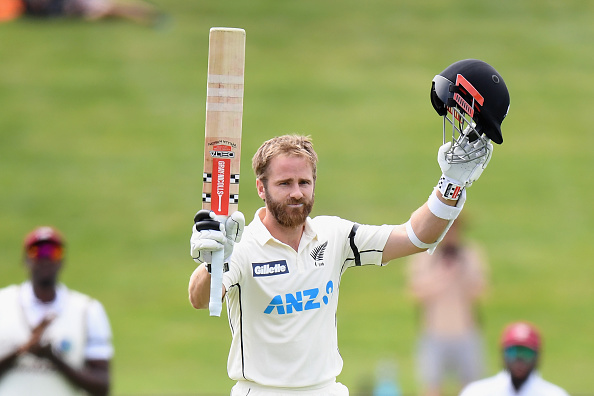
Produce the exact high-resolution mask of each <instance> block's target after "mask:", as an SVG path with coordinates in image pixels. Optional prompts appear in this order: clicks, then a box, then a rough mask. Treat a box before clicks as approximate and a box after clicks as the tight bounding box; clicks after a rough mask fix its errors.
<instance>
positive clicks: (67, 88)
mask: <svg viewBox="0 0 594 396" xmlns="http://www.w3.org/2000/svg"><path fill="white" fill-rule="evenodd" d="M0 1H2V0H0ZM154 4H156V5H158V6H159V7H160V8H161V9H162V10H163V11H164V12H165V13H166V14H167V18H166V19H165V20H162V21H160V22H159V23H158V24H156V25H155V26H145V25H141V24H136V23H132V22H129V21H123V20H107V21H97V22H88V21H83V20H77V19H62V18H59V19H31V18H19V19H15V20H11V21H6V22H2V23H0V37H1V39H0V169H1V170H0V218H1V220H0V261H1V264H0V287H4V286H6V285H8V284H11V283H20V282H22V281H23V280H24V279H25V278H26V272H25V270H24V268H23V266H22V264H21V262H22V260H21V255H22V252H21V246H22V239H23V237H24V235H25V234H26V233H27V232H28V231H30V230H31V229H32V228H34V227H35V226H37V225H45V224H47V225H54V226H56V227H57V228H59V229H60V230H61V231H62V232H63V233H64V234H65V237H66V240H67V244H68V245H67V261H66V266H65V270H64V273H63V276H62V280H63V281H64V283H66V284H67V285H68V286H69V287H70V288H72V289H75V290H80V291H82V292H84V293H86V294H89V295H91V296H93V297H95V298H97V299H98V300H100V301H101V302H102V303H103V304H104V306H105V308H106V310H107V313H108V315H109V318H110V321H111V325H112V328H113V333H114V344H115V349H116V354H115V358H114V360H113V363H112V374H113V388H112V389H113V392H112V394H113V395H116V396H139V395H225V394H228V393H229V389H230V388H231V386H232V384H233V382H232V381H231V380H229V379H228V378H227V374H226V360H227V352H228V347H229V343H230V333H229V329H228V323H227V320H226V318H225V314H223V317H221V318H211V317H209V316H208V313H207V312H206V311H195V310H193V309H192V307H191V306H190V304H189V303H188V301H187V283H188V279H189V275H190V274H191V272H192V271H193V269H194V267H195V263H194V262H193V261H192V260H191V258H190V256H189V243H188V241H189V237H190V229H191V225H192V218H193V215H194V213H195V212H196V211H197V210H198V209H199V208H200V205H201V188H202V182H201V174H202V161H203V158H202V153H203V140H204V117H205V99H206V67H207V55H208V32H209V29H210V27H213V26H228V27H242V28H244V29H245V30H246V32H247V47H246V76H245V98H244V119H243V143H242V145H243V158H242V175H243V176H242V181H241V203H240V209H241V210H242V211H243V212H244V213H245V214H246V218H247V219H250V218H251V217H252V216H253V212H254V211H255V210H256V209H257V208H258V207H260V206H261V202H260V201H259V199H258V197H257V195H256V192H255V188H254V187H255V183H254V178H253V173H252V171H251V164H250V163H251V156H252V155H253V153H254V152H255V150H256V149H257V147H258V146H259V145H260V144H261V143H262V142H263V141H264V140H266V139H268V138H270V137H273V136H275V135H279V134H285V133H290V132H297V133H303V134H309V135H311V136H312V137H313V139H314V143H315V146H316V149H317V151H318V154H319V155H320V163H319V174H318V185H317V194H316V198H317V199H316V207H315V208H314V213H313V215H318V214H328V215H337V216H341V217H343V218H347V219H349V220H353V221H357V222H360V223H370V224H382V223H391V224H396V223H402V222H405V221H406V220H407V219H408V217H409V215H410V213H411V212H412V211H413V210H414V209H416V208H417V207H418V206H419V205H420V204H421V203H422V202H424V201H425V200H426V199H427V197H428V195H429V193H430V192H431V190H432V188H433V186H434V185H435V184H436V183H437V180H438V178H439V176H440V170H439V167H438V165H437V161H436V152H437V148H438V147H439V145H441V142H442V132H441V128H442V121H441V119H440V118H439V117H438V116H437V114H436V113H435V112H434V110H433V108H432V106H431V104H430V101H429V90H430V87H431V80H432V78H433V77H434V75H435V74H437V73H439V72H440V71H441V70H443V69H444V68H445V67H447V66H448V65H449V64H451V63H453V62H454V61H457V60H460V59H464V58H478V59H482V60H484V61H486V62H488V63H490V64H491V65H493V66H494V67H495V68H496V69H497V70H498V71H499V72H500V74H501V75H502V76H503V77H504V79H505V81H506V83H507V86H508V88H509V91H510V96H511V108H510V111H509V115H508V117H507V119H506V120H505V121H504V123H503V127H502V131H503V137H504V143H503V145H501V146H497V147H495V153H494V155H493V159H492V160H491V163H490V165H489V169H488V170H487V171H486V172H485V173H484V174H483V176H482V177H481V180H480V181H478V182H477V183H476V184H475V185H473V186H472V187H471V188H470V189H469V191H468V201H467V203H466V207H465V209H464V211H465V214H466V220H467V234H468V236H469V238H471V239H472V240H474V241H477V242H479V243H480V244H481V245H482V246H483V248H484V250H485V252H486V255H487V256H488V259H489V263H490V275H489V276H490V280H489V285H490V286H489V291H488V293H487V295H486V296H485V297H484V299H483V301H482V304H481V307H480V310H481V318H482V320H481V323H482V330H483V333H484V338H485V345H486V349H487V373H486V374H488V375H492V374H495V373H496V372H497V371H498V370H500V367H501V362H500V358H499V349H498V345H497V344H498V338H499V334H500V331H501V329H502V328H503V326H504V325H505V324H506V323H508V322H510V321H515V320H519V319H525V320H530V321H532V322H534V323H535V324H537V325H538V326H539V327H540V329H541V331H542V333H543V337H544V353H543V356H542V367H541V372H542V374H543V377H544V378H545V379H547V380H549V381H551V382H554V383H556V384H558V385H560V386H562V387H563V388H565V389H566V390H567V391H568V392H569V393H571V394H573V395H579V394H581V395H587V394H594V391H593V390H594V377H593V376H592V375H591V374H590V373H591V371H592V369H593V368H594V358H593V356H592V351H594V338H593V337H592V334H594V315H592V312H593V302H594V292H593V290H594V288H593V281H594V266H593V265H592V257H594V247H593V244H592V241H591V240H592V237H593V236H594V235H593V230H594V209H593V205H592V202H593V201H594V200H593V193H592V192H593V188H592V171H594V155H593V154H592V147H593V146H594V134H593V133H592V127H591V122H592V116H591V114H592V110H591V108H592V103H593V99H592V98H593V97H594V73H593V71H594V56H593V53H594V51H593V48H592V45H593V44H592V43H594V24H593V23H592V21H593V20H594V2H591V1H588V0H564V1H562V0H547V1H543V0H538V1H537V0H526V1H512V0H499V1H496V2H495V1H477V0H454V1H447V2H444V1H413V0H391V1H388V0H368V1H365V2H361V1H353V0H341V1H336V0H326V1H319V0H318V1H313V0H300V1H284V0H281V1H279V0H274V1H272V0H251V1H240V0H219V1H212V2H208V1H186V0H168V1H155V2H154ZM402 263H403V262H399V261H394V262H392V263H391V264H390V265H389V266H388V267H386V268H369V267H366V268H365V269H353V270H349V271H347V273H346V274H345V276H344V277H343V279H342V284H341V301H340V304H339V311H338V334H339V346H340V350H341V354H342V356H343V358H344V361H345V364H344V369H343V372H342V374H341V376H340V377H339V378H338V380H339V381H341V382H343V383H344V384H345V385H347V386H348V387H349V388H350V389H351V394H365V393H366V392H368V391H369V389H370V388H371V387H372V386H373V382H374V380H375V375H376V367H377V365H378V362H382V361H390V362H393V363H394V367H397V371H398V372H397V381H398V383H399V386H400V388H401V389H402V392H403V393H404V394H407V395H413V394H416V392H418V383H417V378H416V376H415V370H414V356H413V355H414V348H415V345H414V344H415V338H416V336H417V333H418V330H419V323H418V317H417V311H416V308H415V304H414V303H413V301H412V299H411V298H410V296H409V295H408V293H407V291H406V287H405V283H406V281H405V271H404V266H403V265H401V264H402Z"/></svg>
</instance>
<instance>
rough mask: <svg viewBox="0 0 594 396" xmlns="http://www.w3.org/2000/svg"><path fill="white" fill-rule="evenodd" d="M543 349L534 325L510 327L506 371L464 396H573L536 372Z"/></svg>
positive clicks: (467, 390) (505, 341)
mask: <svg viewBox="0 0 594 396" xmlns="http://www.w3.org/2000/svg"><path fill="white" fill-rule="evenodd" d="M541 349H542V343H541V337H540V334H539V332H538V330H537V329H536V327H534V325H532V324H530V323H526V322H516V323H511V324H509V325H508V326H507V327H506V328H505V329H504V331H503V334H502V336H501V352H502V355H503V363H504V367H505V370H503V371H502V372H500V373H499V374H497V375H495V376H493V377H489V378H486V379H483V380H479V381H476V382H472V383H471V384H469V385H468V386H467V387H466V388H464V390H463V391H462V393H461V394H460V396H485V395H488V396H513V395H518V396H519V395H523V396H569V395H568V394H567V392H565V391H564V390H563V389H561V388H560V387H558V386H557V385H554V384H552V383H550V382H548V381H545V380H544V379H542V377H541V376H540V375H539V374H538V372H537V371H536V368H537V366H538V362H539V357H540V352H541Z"/></svg>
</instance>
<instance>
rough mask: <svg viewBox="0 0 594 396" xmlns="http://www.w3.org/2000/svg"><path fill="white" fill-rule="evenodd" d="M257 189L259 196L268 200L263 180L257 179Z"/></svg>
mask: <svg viewBox="0 0 594 396" xmlns="http://www.w3.org/2000/svg"><path fill="white" fill-rule="evenodd" d="M256 189H257V190H258V196H259V197H260V198H261V199H262V201H266V186H265V185H264V182H263V181H262V180H260V179H256Z"/></svg>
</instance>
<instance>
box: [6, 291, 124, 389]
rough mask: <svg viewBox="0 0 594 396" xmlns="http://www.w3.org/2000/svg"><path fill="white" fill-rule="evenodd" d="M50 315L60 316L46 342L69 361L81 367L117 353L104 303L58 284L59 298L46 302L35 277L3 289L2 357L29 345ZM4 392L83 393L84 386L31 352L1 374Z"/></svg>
mask: <svg viewBox="0 0 594 396" xmlns="http://www.w3.org/2000/svg"><path fill="white" fill-rule="evenodd" d="M48 315H56V318H55V319H54V320H53V322H52V323H51V324H50V325H49V326H48V328H47V329H46V331H45V332H44V334H43V336H42V342H43V343H45V342H47V343H49V344H51V345H52V348H53V349H54V351H55V352H56V353H59V354H60V355H61V358H62V359H63V360H64V362H66V364H68V365H70V366H71V367H73V368H75V369H80V368H82V367H83V366H84V362H85V360H86V359H110V358H111V357H112V355H113V346H112V344H111V329H110V326H109V321H108V319H107V315H106V314H105V310H104V309H103V306H102V305H101V303H99V302H98V301H97V300H93V299H91V298H90V297H88V296H86V295H84V294H82V293H78V292H76V291H74V290H69V289H67V288H66V286H64V285H59V286H58V287H57V288H56V298H55V299H54V300H53V301H51V302H49V303H44V302H41V301H40V300H38V299H37V298H36V297H35V294H34V292H33V287H32V285H31V282H29V281H27V282H24V283H23V284H21V285H12V286H8V287H6V288H3V289H0V318H1V319H2V320H0V356H6V355H8V354H9V353H12V352H13V351H15V350H16V349H17V348H18V347H20V346H21V345H23V344H25V343H26V342H27V341H28V340H29V338H30V337H31V330H32V329H33V328H34V327H35V326H37V325H38V324H39V323H40V322H41V320H42V319H43V318H44V317H47V316H48ZM82 393H84V392H82ZM0 394H1V395H3V396H11V395H15V396H21V395H41V394H43V395H44V396H45V395H47V396H65V395H79V394H81V390H80V389H78V388H77V387H75V386H73V385H72V384H71V383H70V382H69V381H68V380H67V379H66V377H65V376H64V375H63V374H61V373H59V372H58V370H57V369H55V367H54V366H53V364H52V363H50V362H49V361H48V360H46V359H42V358H38V357H36V356H35V355H33V354H29V353H26V354H23V355H21V356H19V357H18V358H17V360H16V363H15V365H14V367H12V368H11V369H9V370H8V371H7V372H6V373H5V374H4V375H3V376H2V377H0Z"/></svg>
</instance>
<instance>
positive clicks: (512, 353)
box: [503, 345, 537, 362]
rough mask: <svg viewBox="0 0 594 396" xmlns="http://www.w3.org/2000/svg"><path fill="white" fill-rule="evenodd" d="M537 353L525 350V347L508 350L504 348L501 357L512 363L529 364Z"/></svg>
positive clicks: (512, 347) (513, 347)
mask: <svg viewBox="0 0 594 396" xmlns="http://www.w3.org/2000/svg"><path fill="white" fill-rule="evenodd" d="M536 354H537V352H536V351H535V350H534V349H530V348H527V347H525V346H519V345H518V346H511V347H509V348H505V350H504V351H503V355H504V357H505V360H508V361H512V360H524V361H526V362H531V361H533V360H535V359H536Z"/></svg>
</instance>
